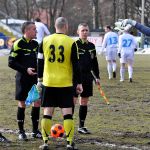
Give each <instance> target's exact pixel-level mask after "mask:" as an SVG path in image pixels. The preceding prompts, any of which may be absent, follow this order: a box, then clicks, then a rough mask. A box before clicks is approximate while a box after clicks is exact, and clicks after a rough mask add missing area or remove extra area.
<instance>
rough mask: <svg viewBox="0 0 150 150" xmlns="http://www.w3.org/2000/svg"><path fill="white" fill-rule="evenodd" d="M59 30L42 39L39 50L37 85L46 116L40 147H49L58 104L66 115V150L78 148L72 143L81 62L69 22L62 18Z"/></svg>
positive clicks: (56, 23) (58, 21) (58, 26)
mask: <svg viewBox="0 0 150 150" xmlns="http://www.w3.org/2000/svg"><path fill="white" fill-rule="evenodd" d="M55 28H56V33H54V34H52V35H49V36H47V37H45V38H44V39H43V42H42V44H41V46H40V49H39V52H38V84H37V87H38V88H40V87H41V86H42V107H44V115H43V119H42V121H41V128H42V136H43V140H44V144H43V145H41V146H40V147H39V148H40V149H44V150H47V149H49V147H48V136H49V135H50V128H51V124H52V116H53V112H54V108H55V107H60V108H61V110H62V114H63V118H64V128H65V133H66V137H67V150H75V149H77V148H76V147H75V144H74V142H73V136H74V121H73V117H72V107H73V78H74V79H75V80H76V81H77V83H78V84H77V87H76V90H77V92H78V93H82V91H83V89H82V84H81V76H80V68H79V64H78V55H77V47H76V44H75V42H74V41H73V39H72V38H70V37H68V36H67V35H66V34H67V32H68V21H67V20H66V19H65V18H64V17H59V18H57V19H56V22H55Z"/></svg>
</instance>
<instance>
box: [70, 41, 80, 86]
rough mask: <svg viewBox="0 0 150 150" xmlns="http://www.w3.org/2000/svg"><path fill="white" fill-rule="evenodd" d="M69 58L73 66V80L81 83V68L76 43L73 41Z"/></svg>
mask: <svg viewBox="0 0 150 150" xmlns="http://www.w3.org/2000/svg"><path fill="white" fill-rule="evenodd" d="M71 60H72V66H73V78H74V79H73V80H74V81H75V82H76V83H78V84H81V79H82V77H81V70H80V66H79V57H78V52H77V47H76V43H75V42H74V43H73V45H72V48H71Z"/></svg>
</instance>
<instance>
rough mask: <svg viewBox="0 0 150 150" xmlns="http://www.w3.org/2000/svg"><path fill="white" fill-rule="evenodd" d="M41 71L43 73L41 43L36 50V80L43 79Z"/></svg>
mask: <svg viewBox="0 0 150 150" xmlns="http://www.w3.org/2000/svg"><path fill="white" fill-rule="evenodd" d="M43 71H44V54H43V42H42V43H41V45H40V46H39V50H38V60H37V76H38V79H42V78H43Z"/></svg>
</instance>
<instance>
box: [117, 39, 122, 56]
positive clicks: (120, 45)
mask: <svg viewBox="0 0 150 150" xmlns="http://www.w3.org/2000/svg"><path fill="white" fill-rule="evenodd" d="M121 49H122V40H121V36H119V41H118V56H119V58H121Z"/></svg>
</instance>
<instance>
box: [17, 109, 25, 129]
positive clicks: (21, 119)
mask: <svg viewBox="0 0 150 150" xmlns="http://www.w3.org/2000/svg"><path fill="white" fill-rule="evenodd" d="M24 118H25V108H21V107H18V110H17V122H18V127H19V131H24Z"/></svg>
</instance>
